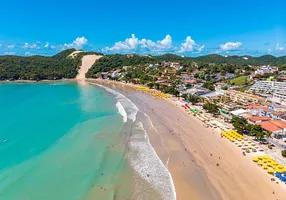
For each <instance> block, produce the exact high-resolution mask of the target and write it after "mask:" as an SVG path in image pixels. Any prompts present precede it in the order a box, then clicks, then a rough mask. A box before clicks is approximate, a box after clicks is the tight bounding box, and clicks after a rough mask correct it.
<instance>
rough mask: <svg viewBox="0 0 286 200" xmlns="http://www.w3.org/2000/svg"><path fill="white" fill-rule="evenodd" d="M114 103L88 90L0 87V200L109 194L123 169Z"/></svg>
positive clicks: (73, 198) (74, 86)
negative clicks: (98, 192) (102, 192)
mask: <svg viewBox="0 0 286 200" xmlns="http://www.w3.org/2000/svg"><path fill="white" fill-rule="evenodd" d="M115 104H116V101H115V100H114V98H113V96H112V95H111V94H109V93H107V92H106V91H104V90H103V89H100V88H97V87H94V86H90V85H77V84H74V83H69V82H67V83H56V84H55V85H54V86H50V85H49V84H0V112H1V115H0V159H1V160H0V199H5V200H20V199H21V200H39V199H41V200H51V199H53V200H65V199H67V200H81V199H86V198H87V196H89V192H90V190H91V189H93V190H97V189H98V191H100V190H101V189H102V187H103V188H104V190H105V187H107V185H108V186H109V188H106V189H107V190H108V189H109V190H114V185H116V184H118V183H117V181H118V180H119V178H120V175H119V174H120V173H121V171H123V170H124V167H126V163H125V159H124V154H123V151H122V149H121V146H117V145H118V144H120V143H122V144H123V145H122V146H123V148H124V141H123V140H122V137H121V135H122V128H123V120H122V116H121V115H119V114H118V110H117V108H116V106H115ZM4 139H7V141H6V142H4V141H3V140H4Z"/></svg>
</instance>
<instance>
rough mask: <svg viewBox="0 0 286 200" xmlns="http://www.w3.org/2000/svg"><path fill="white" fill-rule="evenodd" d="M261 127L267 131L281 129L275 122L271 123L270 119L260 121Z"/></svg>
mask: <svg viewBox="0 0 286 200" xmlns="http://www.w3.org/2000/svg"><path fill="white" fill-rule="evenodd" d="M260 125H261V127H262V128H263V129H265V130H267V131H270V132H275V131H279V130H281V128H280V127H278V126H276V125H275V124H273V123H271V122H270V121H267V122H261V123H260Z"/></svg>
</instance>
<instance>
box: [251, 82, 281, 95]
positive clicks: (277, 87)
mask: <svg viewBox="0 0 286 200" xmlns="http://www.w3.org/2000/svg"><path fill="white" fill-rule="evenodd" d="M248 91H249V92H253V91H254V92H255V93H258V94H272V93H275V92H283V91H286V82H277V81H256V82H255V84H254V85H253V86H251V88H250V89H249V90H248Z"/></svg>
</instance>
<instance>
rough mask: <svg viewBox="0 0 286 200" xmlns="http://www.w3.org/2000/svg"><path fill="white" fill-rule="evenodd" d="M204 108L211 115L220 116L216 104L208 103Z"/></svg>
mask: <svg viewBox="0 0 286 200" xmlns="http://www.w3.org/2000/svg"><path fill="white" fill-rule="evenodd" d="M203 108H204V109H205V110H206V111H207V112H209V113H211V114H214V115H215V114H218V113H219V107H218V106H217V105H216V104H213V103H210V102H207V103H205V104H204V106H203Z"/></svg>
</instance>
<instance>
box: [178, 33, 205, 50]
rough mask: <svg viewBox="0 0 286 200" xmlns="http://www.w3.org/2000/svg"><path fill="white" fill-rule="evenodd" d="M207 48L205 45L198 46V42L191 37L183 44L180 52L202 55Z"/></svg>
mask: <svg viewBox="0 0 286 200" xmlns="http://www.w3.org/2000/svg"><path fill="white" fill-rule="evenodd" d="M204 48H205V45H202V46H200V45H197V44H196V42H195V41H194V40H193V39H192V38H191V36H187V38H186V39H185V42H184V43H182V44H181V47H180V50H179V52H181V53H187V52H194V51H195V53H201V52H202V51H203V50H204Z"/></svg>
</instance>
